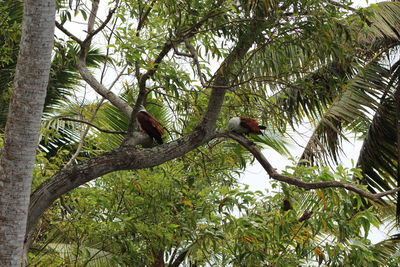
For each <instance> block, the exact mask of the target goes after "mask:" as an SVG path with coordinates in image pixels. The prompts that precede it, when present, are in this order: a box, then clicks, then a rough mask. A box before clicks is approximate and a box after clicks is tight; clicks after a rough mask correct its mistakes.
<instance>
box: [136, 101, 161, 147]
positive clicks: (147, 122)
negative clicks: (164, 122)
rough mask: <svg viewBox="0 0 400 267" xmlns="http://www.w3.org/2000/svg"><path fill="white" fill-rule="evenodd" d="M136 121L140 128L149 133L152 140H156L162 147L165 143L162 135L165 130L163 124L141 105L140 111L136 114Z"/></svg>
mask: <svg viewBox="0 0 400 267" xmlns="http://www.w3.org/2000/svg"><path fill="white" fill-rule="evenodd" d="M136 119H137V120H138V122H139V125H140V128H141V129H142V130H143V131H144V132H145V133H147V134H148V135H149V136H150V137H151V138H153V139H155V140H156V141H157V143H159V144H160V145H161V144H162V143H163V140H162V135H163V134H164V129H163V127H162V126H161V124H160V123H159V122H158V121H157V120H156V119H155V118H154V117H153V116H151V115H150V114H149V113H148V112H147V111H146V109H145V108H144V106H143V105H140V107H139V111H138V113H137V114H136Z"/></svg>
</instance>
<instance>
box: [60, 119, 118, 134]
mask: <svg viewBox="0 0 400 267" xmlns="http://www.w3.org/2000/svg"><path fill="white" fill-rule="evenodd" d="M60 120H63V121H74V122H80V123H84V124H87V125H90V126H92V127H93V128H96V129H97V130H99V131H100V132H103V133H109V134H126V132H122V131H110V130H105V129H101V128H100V127H98V126H96V125H94V124H93V123H91V122H88V121H84V120H78V119H72V118H60Z"/></svg>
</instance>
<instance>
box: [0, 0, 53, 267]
mask: <svg viewBox="0 0 400 267" xmlns="http://www.w3.org/2000/svg"><path fill="white" fill-rule="evenodd" d="M54 17H55V1H54V0H26V1H25V4H24V19H23V26H22V37H21V42H20V51H19V56H18V61H17V67H16V73H15V78H14V92H13V97H12V101H11V104H10V109H9V113H8V117H7V124H6V130H5V140H4V148H3V151H2V154H1V157H0V266H20V265H21V256H22V250H23V243H24V237H25V230H26V220H27V212H28V204H29V196H30V190H31V181H32V172H33V166H34V160H35V150H36V147H37V144H38V136H39V128H40V120H41V116H42V110H43V104H44V100H45V97H46V88H47V84H48V80H49V73H50V62H51V52H52V49H53V38H54Z"/></svg>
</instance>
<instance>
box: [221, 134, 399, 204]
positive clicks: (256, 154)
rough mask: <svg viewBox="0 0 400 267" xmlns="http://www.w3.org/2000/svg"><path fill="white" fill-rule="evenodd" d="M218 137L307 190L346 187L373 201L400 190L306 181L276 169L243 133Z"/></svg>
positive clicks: (278, 176)
mask: <svg viewBox="0 0 400 267" xmlns="http://www.w3.org/2000/svg"><path fill="white" fill-rule="evenodd" d="M216 136H217V137H229V138H231V139H233V140H235V141H237V142H238V143H239V144H241V145H242V146H244V147H245V148H246V149H247V150H248V151H249V152H251V153H252V154H253V155H254V157H255V158H256V159H257V160H258V162H259V163H260V164H261V166H262V167H263V168H264V169H265V171H266V172H267V173H268V174H269V176H270V177H271V178H272V179H275V180H277V181H281V182H284V183H287V184H291V185H294V186H297V187H300V188H304V189H306V190H310V189H321V188H335V187H336V188H344V189H346V190H349V191H352V192H355V193H357V194H358V195H360V196H362V197H365V198H368V199H370V200H373V201H376V202H378V201H380V200H381V199H382V197H385V196H388V195H392V194H394V193H396V192H400V187H397V188H394V189H392V190H388V191H385V192H381V193H376V194H373V193H370V192H367V191H365V190H364V189H361V188H359V187H357V186H356V185H353V184H349V183H345V182H338V181H324V182H304V181H302V180H300V179H296V178H292V177H289V176H286V175H282V174H280V173H278V172H277V171H276V169H275V168H273V167H272V165H271V164H270V163H269V161H268V160H267V159H266V158H265V157H264V155H263V154H262V153H261V151H260V150H259V149H258V148H257V147H256V145H255V144H254V143H253V142H251V141H249V140H248V139H247V138H245V137H244V136H242V135H238V134H236V133H233V132H218V133H216Z"/></svg>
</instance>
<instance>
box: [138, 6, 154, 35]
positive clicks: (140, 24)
mask: <svg viewBox="0 0 400 267" xmlns="http://www.w3.org/2000/svg"><path fill="white" fill-rule="evenodd" d="M156 2H157V0H153V1H152V2H151V3H150V5H149V8H148V9H147V10H146V11H145V12H144V14H143V16H141V17H140V19H139V23H138V26H137V28H136V31H137V33H136V36H139V32H140V31H141V29H142V28H143V26H144V22H145V21H146V20H147V17H148V16H149V14H150V11H151V10H152V9H153V5H154V4H155V3H156Z"/></svg>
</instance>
